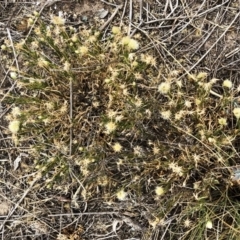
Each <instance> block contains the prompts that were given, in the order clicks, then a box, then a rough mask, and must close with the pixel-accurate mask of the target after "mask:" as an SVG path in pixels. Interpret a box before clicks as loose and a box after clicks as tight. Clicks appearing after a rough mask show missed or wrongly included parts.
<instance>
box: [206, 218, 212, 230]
mask: <svg viewBox="0 0 240 240" xmlns="http://www.w3.org/2000/svg"><path fill="white" fill-rule="evenodd" d="M206 228H207V229H212V228H213V223H212V221H210V220H208V221H207V223H206Z"/></svg>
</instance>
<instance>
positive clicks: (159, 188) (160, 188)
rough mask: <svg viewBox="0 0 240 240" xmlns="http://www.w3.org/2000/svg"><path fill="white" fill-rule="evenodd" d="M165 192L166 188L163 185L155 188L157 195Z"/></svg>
mask: <svg viewBox="0 0 240 240" xmlns="http://www.w3.org/2000/svg"><path fill="white" fill-rule="evenodd" d="M164 192H165V191H164V188H163V187H159V186H157V187H156V188H155V193H156V195H157V196H161V195H163V194H164Z"/></svg>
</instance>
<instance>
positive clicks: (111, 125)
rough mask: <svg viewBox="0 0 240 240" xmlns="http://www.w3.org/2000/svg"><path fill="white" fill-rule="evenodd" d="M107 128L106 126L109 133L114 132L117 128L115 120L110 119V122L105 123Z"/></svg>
mask: <svg viewBox="0 0 240 240" xmlns="http://www.w3.org/2000/svg"><path fill="white" fill-rule="evenodd" d="M105 128H106V132H107V133H108V134H109V133H111V132H114V131H115V130H116V128H117V125H116V124H115V123H114V122H112V121H110V122H108V123H106V124H105Z"/></svg>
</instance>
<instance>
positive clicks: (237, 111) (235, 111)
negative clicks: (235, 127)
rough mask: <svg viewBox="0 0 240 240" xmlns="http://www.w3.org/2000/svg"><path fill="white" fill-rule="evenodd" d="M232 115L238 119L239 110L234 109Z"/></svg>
mask: <svg viewBox="0 0 240 240" xmlns="http://www.w3.org/2000/svg"><path fill="white" fill-rule="evenodd" d="M233 114H234V116H235V117H236V118H237V119H239V118H240V108H234V109H233Z"/></svg>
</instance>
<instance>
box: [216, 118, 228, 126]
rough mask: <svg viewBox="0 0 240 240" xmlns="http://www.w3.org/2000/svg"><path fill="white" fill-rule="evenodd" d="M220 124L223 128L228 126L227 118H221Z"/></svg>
mask: <svg viewBox="0 0 240 240" xmlns="http://www.w3.org/2000/svg"><path fill="white" fill-rule="evenodd" d="M218 123H219V125H221V126H226V125H227V119H226V118H219V119H218Z"/></svg>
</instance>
